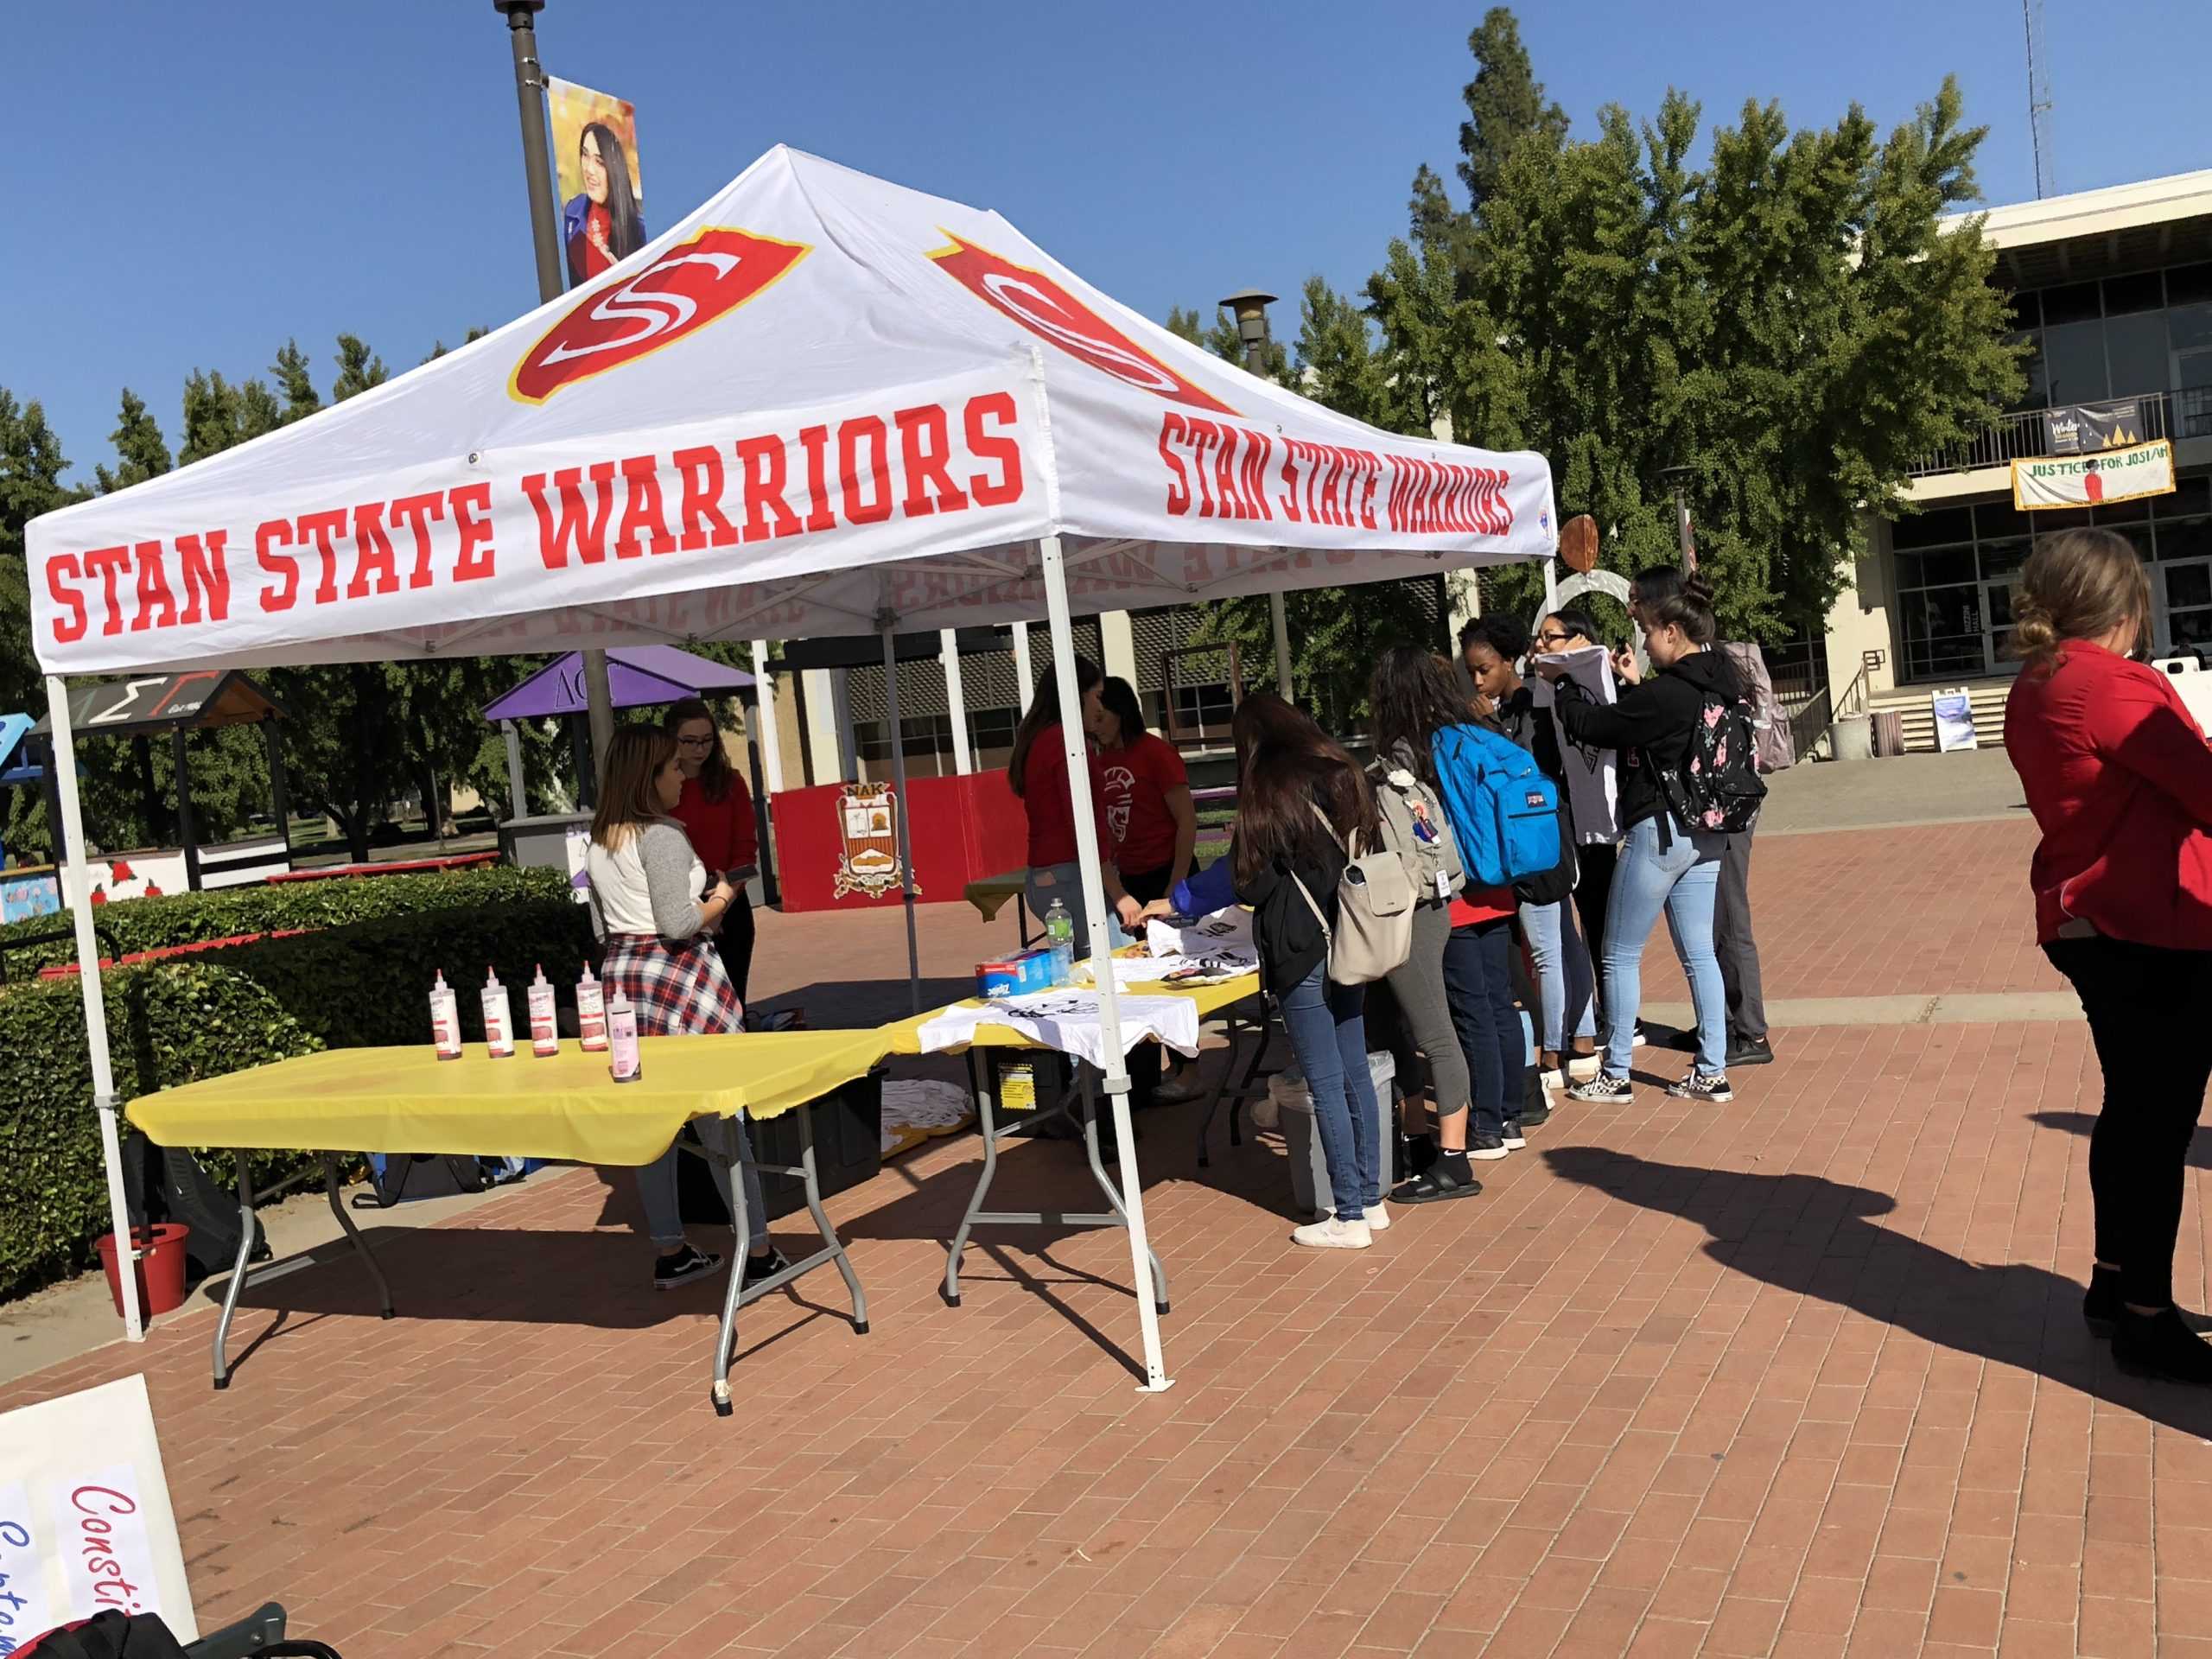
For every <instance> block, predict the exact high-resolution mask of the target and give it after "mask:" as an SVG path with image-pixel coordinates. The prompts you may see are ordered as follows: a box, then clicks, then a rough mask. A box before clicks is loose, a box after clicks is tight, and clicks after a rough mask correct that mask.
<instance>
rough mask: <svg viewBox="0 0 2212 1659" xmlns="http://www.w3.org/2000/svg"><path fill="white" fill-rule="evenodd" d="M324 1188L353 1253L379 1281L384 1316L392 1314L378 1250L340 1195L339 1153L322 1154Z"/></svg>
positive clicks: (388, 1291) (378, 1289) (332, 1212)
mask: <svg viewBox="0 0 2212 1659" xmlns="http://www.w3.org/2000/svg"><path fill="white" fill-rule="evenodd" d="M322 1190H323V1191H324V1192H327V1193H328V1194H329V1195H330V1213H331V1214H332V1215H334V1216H335V1217H338V1224H339V1225H340V1227H342V1228H344V1229H345V1230H346V1237H347V1238H348V1239H349V1240H351V1241H352V1242H353V1253H354V1254H355V1255H358V1256H359V1257H360V1258H361V1265H362V1266H363V1267H365V1268H367V1269H368V1270H369V1277H370V1278H372V1279H373V1280H375V1281H377V1295H378V1298H380V1299H381V1300H382V1301H383V1303H384V1317H385V1319H390V1318H391V1316H392V1306H391V1286H390V1285H388V1284H386V1283H385V1277H384V1269H383V1268H380V1267H378V1265H377V1258H376V1252H375V1251H373V1250H372V1249H370V1248H369V1241H368V1240H366V1239H365V1238H363V1237H362V1236H361V1230H360V1229H359V1228H358V1227H356V1226H354V1224H353V1217H351V1216H349V1215H347V1214H346V1206H345V1205H344V1204H343V1203H341V1202H340V1199H339V1197H338V1154H336V1153H334V1152H326V1153H324V1154H322Z"/></svg>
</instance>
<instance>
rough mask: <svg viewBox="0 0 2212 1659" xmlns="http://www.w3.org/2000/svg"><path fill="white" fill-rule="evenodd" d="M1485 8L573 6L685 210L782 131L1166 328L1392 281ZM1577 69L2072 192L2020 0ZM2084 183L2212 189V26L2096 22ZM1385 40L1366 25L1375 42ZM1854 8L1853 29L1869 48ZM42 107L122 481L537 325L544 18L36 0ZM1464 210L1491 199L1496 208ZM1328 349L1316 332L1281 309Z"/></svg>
mask: <svg viewBox="0 0 2212 1659" xmlns="http://www.w3.org/2000/svg"><path fill="white" fill-rule="evenodd" d="M1482 10H1483V7H1482V4H1481V3H1480V0H1476V3H1454V4H1447V3H1439V0H1381V3H1378V4H1376V5H1374V6H1372V7H1370V8H1368V9H1367V13H1366V16H1365V17H1364V18H1358V13H1357V9H1353V8H1346V7H1344V6H1342V5H1341V4H1335V3H1319V0H1285V3H1279V4H1276V5H1274V6H1269V7H1264V8H1263V7H1257V6H1254V7H1239V6H1235V5H1215V6H1193V5H1189V4H1177V5H1166V4H1154V3H1148V0H1147V3H1135V0H1122V3H1118V4H1116V5H1112V6H1106V7H1088V6H1084V7H1077V6H1063V5H1043V6H1040V5H1037V4H1035V3H1024V4H1014V3H998V0H995V3H988V4H986V3H961V0H948V3H940V4H936V5H926V6H917V5H913V4H912V3H899V4H891V3H879V0H845V3H839V4H830V5H819V4H817V5H791V4H785V5H767V4H748V5H742V6H741V5H738V4H734V3H719V0H717V3H705V0H653V3H651V4H646V3H640V0H550V3H549V4H548V5H547V7H546V9H545V10H544V12H543V14H542V15H541V18H540V22H539V41H540V46H541V50H542V53H543V57H544V60H545V63H546V66H547V67H548V69H549V70H550V72H551V73H555V74H559V75H566V76H567V77H568V78H569V79H575V80H582V81H585V82H588V83H589V84H591V85H594V86H600V87H602V88H605V89H607V90H608V91H612V92H617V93H619V94H620V95H621V96H624V97H626V98H629V99H632V100H634V101H635V103H636V104H637V105H638V108H639V116H638V119H639V138H640V149H641V151H642V155H643V164H644V175H645V205H646V211H647V217H648V222H649V224H651V225H652V226H655V227H658V226H660V225H663V224H665V223H667V222H668V221H669V219H671V218H672V217H680V216H681V214H682V213H683V212H685V211H688V210H689V209H690V207H692V206H694V205H695V204H696V202H698V201H699V200H702V198H703V197H704V196H705V195H706V194H709V192H710V191H711V190H712V189H713V188H715V187H716V186H718V185H719V184H721V182H723V181H726V180H727V179H728V178H729V177H731V176H732V175H734V174H736V173H737V172H738V171H739V170H740V169H741V168H742V167H743V166H744V165H745V164H746V162H748V161H749V160H751V159H752V158H753V156H755V155H757V154H758V153H759V152H760V151H761V150H763V149H766V148H767V147H768V146H770V145H771V144H773V143H779V142H783V143H791V144H795V145H797V146H798V147H800V148H802V149H810V150H814V151H817V152H818V153H820V154H822V155H824V156H829V157H832V158H833V159H835V160H837V161H840V162H846V163H848V164H849V165H851V166H855V167H858V168H864V169H866V170H868V171H871V172H876V173H880V174H882V175H886V176H887V177H890V178H893V179H895V180H898V181H900V182H903V183H907V184H912V185H916V186H919V187H922V188H927V189H930V190H932V191H935V192H937V193H938V194H944V195H949V196H953V197H956V198H958V199H961V200H967V201H969V202H972V203H975V204H976V205H978V206H983V207H995V208H997V209H998V210H999V211H1001V213H1005V214H1006V215H1007V217H1008V218H1009V219H1013V220H1014V222H1015V223H1017V224H1019V225H1020V226H1022V228H1023V229H1024V230H1025V231H1027V232H1028V234H1029V235H1030V236H1031V237H1032V238H1034V239H1035V240H1036V241H1038V242H1039V243H1040V244H1041V245H1044V246H1046V247H1047V248H1050V249H1051V250H1052V251H1053V252H1054V253H1055V254H1056V255H1058V257H1060V258H1061V259H1063V260H1065V261H1066V262H1067V263H1068V264H1071V265H1072V266H1073V267H1075V268H1076V269H1077V270H1081V271H1082V272H1084V275H1085V276H1087V277H1089V278H1090V280H1091V281H1093V282H1095V283H1098V284H1099V285H1100V286H1102V287H1103V288H1105V289H1108V290H1109V292H1112V293H1114V294H1116V296H1119V297H1120V298H1122V299H1123V300H1124V301H1126V302H1128V303H1129V304H1131V305H1134V306H1135V307H1136V308H1139V309H1141V310H1142V311H1144V312H1146V313H1147V314H1149V315H1154V316H1164V315H1166V311H1167V308H1168V307H1169V306H1170V305H1172V304H1177V303H1181V304H1193V303H1197V304H1204V303H1206V302H1211V301H1212V300H1214V299H1216V298H1217V297H1218V296H1221V295H1222V294H1224V293H1227V292H1229V291H1230V290H1231V289H1239V288H1243V287H1245V286H1247V285H1249V284H1255V283H1256V284H1259V285H1261V286H1263V287H1267V288H1269V289H1273V290H1274V291H1275V292H1277V293H1280V294H1285V295H1292V296H1294V295H1295V294H1296V292H1297V290H1298V289H1299V286H1300V283H1303V281H1304V280H1305V278H1306V277H1307V276H1308V275H1310V274H1312V273H1313V272H1316V271H1319V272H1320V273H1321V274H1323V275H1324V276H1325V277H1328V278H1329V279H1330V280H1331V281H1332V282H1333V283H1336V284H1337V285H1338V286H1339V287H1343V288H1351V287H1353V286H1356V285H1357V283H1359V282H1361V281H1362V280H1363V278H1364V277H1366V275H1367V273H1368V272H1369V271H1370V270H1373V269H1374V267H1375V266H1376V264H1377V263H1378V262H1379V260H1380V257H1381V255H1382V252H1383V246H1384V244H1385V243H1386V241H1387V240H1388V239H1389V238H1390V237H1391V236H1393V235H1395V234H1399V233H1401V232H1402V230H1403V227H1404V204H1405V199H1406V187H1407V184H1408V181H1409V180H1410V178H1411V177H1412V175H1413V171H1414V167H1415V165H1416V164H1417V163H1419V162H1423V161H1427V162H1429V163H1430V164H1431V165H1432V166H1434V167H1436V168H1438V169H1439V170H1440V171H1442V172H1445V173H1446V174H1447V175H1449V173H1450V168H1451V164H1452V162H1454V161H1456V159H1457V134H1458V130H1459V126H1458V124H1459V118H1460V115H1461V113H1462V110H1461V105H1460V102H1459V88H1460V86H1461V85H1462V84H1463V83H1464V82H1465V79H1467V76H1468V71H1469V60H1468V58H1467V54H1466V49H1465V40H1466V35H1467V32H1468V30H1469V29H1471V27H1472V26H1473V24H1474V23H1475V22H1477V21H1478V19H1479V17H1480V16H1481V12H1482ZM1518 10H1520V13H1521V17H1522V33H1523V35H1524V37H1525V39H1526V40H1527V41H1528V42H1529V48H1530V50H1531V52H1532V54H1534V57H1535V67H1536V73H1537V74H1538V76H1539V77H1540V78H1541V79H1542V80H1543V81H1544V82H1545V83H1546V86H1547V88H1548V91H1549V92H1550V94H1551V95H1552V96H1553V97H1554V98H1556V99H1559V101H1560V103H1561V104H1563V105H1565V106H1566V108H1567V111H1568V112H1569V114H1570V115H1571V116H1572V117H1573V120H1574V122H1575V125H1576V128H1577V130H1578V131H1580V132H1582V133H1584V134H1587V133H1588V132H1589V131H1590V130H1591V127H1592V118H1593V115H1594V112H1595V111H1596V110H1597V109H1598V108H1599V105H1602V104H1604V103H1606V102H1608V101H1615V102H1619V103H1622V104H1624V105H1627V106H1628V107H1629V108H1630V110H1632V111H1637V112H1638V113H1640V114H1641V113H1648V112H1649V111H1650V110H1651V109H1652V108H1653V107H1654V106H1655V105H1656V103H1657V101H1658V99H1659V98H1660V97H1661V95H1662V93H1663V92H1664V91H1665V90H1666V88H1667V87H1668V86H1669V85H1675V86H1681V87H1683V88H1684V89H1685V90H1687V91H1688V92H1690V93H1692V94H1693V95H1694V96H1695V97H1697V98H1698V99H1700V100H1702V102H1703V104H1704V106H1705V119H1706V124H1707V127H1708V128H1710V127H1711V126H1713V124H1718V123H1719V122H1721V121H1723V120H1731V119H1732V118H1733V116H1734V113H1735V111H1737V110H1738V109H1739V108H1740V107H1741V105H1742V104H1743V102H1744V100H1745V99H1746V98H1751V97H1757V98H1760V99H1768V98H1772V99H1780V100H1781V101H1782V104H1783V107H1784V109H1785V110H1786V111H1788V113H1789V116H1790V118H1792V120H1793V121H1795V122H1796V123H1797V124H1802V125H1815V124H1827V123H1829V122H1831V121H1833V120H1834V118H1835V117H1836V116H1838V115H1839V114H1840V113H1841V111H1843V109H1844V108H1845V106H1846V105H1847V104H1848V103H1849V102H1850V101H1851V100H1853V99H1857V100H1858V101H1859V102H1860V103H1862V104H1863V105H1865V106H1866V109H1867V111H1868V112H1869V113H1870V114H1871V115H1872V117H1873V118H1875V120H1876V121H1877V122H1878V123H1879V124H1881V125H1882V126H1883V127H1884V128H1885V129H1886V128H1887V127H1888V126H1889V125H1890V124H1893V123H1895V122H1897V121H1899V120H1902V119H1904V118H1907V117H1909V116H1910V113H1911V111H1912V110H1913V107H1914V106H1915V105H1916V104H1918V103H1920V102H1923V101H1924V100H1925V99H1928V98H1929V96H1930V95H1931V94H1932V93H1933V92H1934V91H1935V90H1936V86H1937V85H1938V84H1939V82H1940V79H1941V78H1942V75H1943V74H1944V73H1946V72H1947V71H1950V72H1955V73H1957V74H1958V76H1959V78H1960V79H1961V82H1962V84H1963V85H1964V87H1965V90H1966V93H1967V106H1968V111H1969V113H1970V115H1971V116H1972V117H1973V118H1974V119H1975V120H1977V121H1981V122H1986V123H1987V124H1989V125H1990V126H1991V128H1992V129H1993V130H1992V132H1991V134H1990V137H1989V141H1988V143H1987V145H1986V148H1985V150H1984V153H1983V161H1982V164H1981V167H1980V178H1981V182H1982V188H1983V191H1984V193H1985V194H1986V196H1987V197H1988V198H1989V200H1991V201H1992V202H2005V201H2013V200H2020V199H2022V198H2024V197H2027V196H2031V195H2032V194H2034V176H2033V171H2032V168H2031V162H2030V158H2029V146H2028V130H2027V120H2026V116H2025V113H2024V111H2025V105H2026V102H2027V99H2026V92H2025V86H2024V68H2023V51H2022V31H2021V20H2020V9H2019V5H2018V0H1853V3H1852V4H1850V5H1848V6H1842V7H1816V6H1814V5H1810V4H1779V5H1777V4H1775V3H1773V0H1672V3H1669V4H1667V5H1664V6H1661V5H1655V4H1652V3H1649V0H1542V3H1529V4H1524V5H1522V6H1521V7H1520V8H1518ZM2049 10H2050V18H2049V24H2048V28H2049V41H2050V52H2051V57H2052V60H2053V64H2052V81H2053V90H2054V92H2055V94H2056V100H2057V111H2056V134H2057V163H2058V184H2059V188H2061V189H2063V190H2073V189H2086V188H2091V187H2094V186H2097V185H2103V184H2112V183H2117V182H2121V181H2126V180H2129V179H2134V178H2145V177H2152V176H2155V175H2160V174H2165V173H2176V172H2183V171H2186V170H2189V169H2190V168H2201V167H2207V166H2212V103H2208V102H2207V100H2206V99H2205V98H2204V96H2203V86H2204V81H2205V76H2206V73H2207V70H2208V66H2212V5H2208V4H2207V3H2206V0H2114V3H2108V4H2105V5H2099V6H2094V7H2086V6H2076V5H2074V4H2070V3H2068V0H2057V3H2053V4H2051V5H2050V9H2049ZM1355 19H1357V21H1355ZM1830 19H1840V21H1839V22H1831V21H1829V20H1830ZM8 33H9V39H8V52H7V61H8V82H9V102H10V110H11V112H12V114H13V116H14V118H15V121H16V127H17V130H18V131H20V132H22V133H25V134H29V135H33V136H34V137H35V145H34V146H33V149H32V153H26V152H23V151H20V150H19V155H22V156H23V159H25V160H26V161H29V160H31V159H32V154H33V153H35V167H34V168H32V169H31V170H30V172H29V174H23V173H19V174H18V176H17V194H16V199H15V201H14V205H13V210H12V212H11V213H10V220H9V230H10V234H9V235H7V236H6V237H5V238H0V246H4V247H5V249H6V257H5V258H4V259H0V317H4V318H5V319H6V322H5V324H4V327H0V385H6V386H7V387H9V388H10V390H11V391H14V392H15V393H16V396H17V397H22V398H27V399H28V398H38V399H40V400H42V401H43V402H44V403H45V404H46V406H47V410H48V416H49V418H50V419H51V420H52V421H53V422H54V424H55V426H56V428H57V429H59V431H60V435H61V438H62V442H63V445H64V448H65V449H66V450H67V454H69V456H70V457H71V459H72V461H73V462H74V463H75V464H76V475H77V476H79V477H88V476H89V474H90V471H91V466H92V462H94V461H99V460H104V459H106V458H107V455H108V453H109V452H108V446H107V435H108V433H109V432H110V431H111V429H112V428H113V426H114V423H115V407H116V403H117V397H118V391H119V390H120V389H121V388H122V387H123V386H124V385H130V386H131V387H132V388H133V389H135V390H136V391H137V392H138V393H139V394H140V395H141V396H142V397H145V398H146V399H147V400H148V402H149V404H151V405H152V407H153V410H154V411H155V413H156V416H158V417H159V418H160V420H161V421H162V427H163V429H164V431H165V432H167V433H168V435H169V438H170V442H171V443H172V446H174V444H175V438H176V433H175V428H176V410H177V404H178V400H179V397H180V394H181V387H182V383H183V380H184V377H185V376H186V374H187V373H188V372H189V371H190V370H191V369H193V368H194V366H202V367H207V368H213V369H219V370H221V371H222V372H224V373H225V374H226V375H228V376H230V377H232V378H243V377H244V376H246V375H248V374H254V373H261V372H265V368H266V365H268V363H269V361H270V359H271V357H272V356H273V355H274V353H275V352H276V350H277V346H280V345H281V344H282V343H283V341H284V340H285V339H286V338H287V337H296V338H297V339H298V340H300V341H301V342H302V345H303V346H306V347H307V349H308V351H309V353H310V354H311V355H312V356H313V358H314V359H315V364H316V373H317V378H318V380H319V382H320V383H321V385H324V386H325V388H326V389H327V385H328V382H329V378H330V374H331V366H330V356H331V353H332V350H333V346H332V340H333V337H334V335H335V334H338V333H339V332H340V331H341V330H348V331H351V332H353V333H356V334H360V335H362V336H363V337H364V338H365V339H366V340H368V341H369V342H370V344H371V345H372V346H374V347H375V348H376V349H377V350H378V352H379V353H381V354H382V355H383V356H384V358H385V360H386V361H387V362H388V363H389V364H391V365H392V366H393V367H394V368H395V369H398V368H401V367H405V366H410V365H413V364H414V363H416V361H417V360H419V359H421V358H423V356H424V355H426V354H427V353H429V349H430V346H431V342H432V341H433V340H435V339H437V338H440V337H442V338H444V339H445V340H447V342H448V343H449V344H451V343H454V342H457V341H458V340H459V339H460V338H461V334H463V332H464V331H465V330H466V329H467V327H468V326H469V325H470V324H471V323H478V322H481V323H493V322H498V321H504V320H505V319H506V318H508V317H511V316H513V315H517V314H518V313H519V312H521V311H524V310H525V309H527V308H529V307H530V305H531V303H532V302H534V300H535V297H536V289H535V279H534V276H533V269H534V268H533V266H532V264H531V247H530V238H529V226H528V217H529V215H528V209H527V206H526V203H525V200H524V194H523V181H522V176H521V172H522V168H521V160H520V153H519V144H518V137H517V127H516V113H515V100H514V93H513V85H512V70H511V68H510V60H509V56H508V46H507V40H506V32H505V27H504V25H503V23H502V22H501V21H500V19H499V17H498V16H496V15H495V14H494V12H493V10H492V8H491V6H490V5H489V4H487V3H485V0H374V3H354V4H348V5H334V4H327V3H325V4H313V5H302V4H299V3H296V0H295V3H289V4H284V5H278V4H276V3H273V0H239V3H224V4H219V5H218V4H212V3H204V0H203V3H199V4H182V5H168V6H151V5H130V6H124V7H115V6H107V5H91V4H83V5H42V6H26V7H22V8H21V9H20V10H17V11H16V12H14V13H13V14H11V16H10V18H9V30H8ZM1455 183H1456V181H1455ZM1276 323H1277V327H1278V330H1279V331H1280V332H1283V333H1286V334H1288V333H1292V332H1294V331H1295V327H1296V312H1295V308H1294V306H1285V307H1281V308H1278V311H1277V314H1276Z"/></svg>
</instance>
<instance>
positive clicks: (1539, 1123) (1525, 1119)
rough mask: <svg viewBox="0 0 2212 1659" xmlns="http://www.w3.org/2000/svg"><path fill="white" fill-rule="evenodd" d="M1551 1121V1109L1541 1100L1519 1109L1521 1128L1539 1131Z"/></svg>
mask: <svg viewBox="0 0 2212 1659" xmlns="http://www.w3.org/2000/svg"><path fill="white" fill-rule="evenodd" d="M1551 1121H1552V1109H1551V1108H1550V1107H1549V1106H1548V1105H1546V1104H1545V1103H1543V1102H1542V1101H1541V1100H1535V1101H1531V1102H1529V1104H1527V1105H1526V1106H1523V1107H1522V1109H1521V1127H1522V1128H1524V1129H1540V1128H1543V1126H1544V1125H1545V1124H1547V1123H1548V1122H1551Z"/></svg>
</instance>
